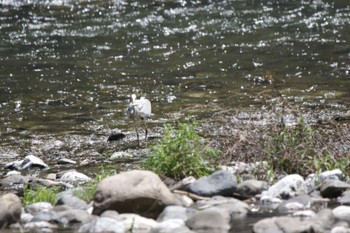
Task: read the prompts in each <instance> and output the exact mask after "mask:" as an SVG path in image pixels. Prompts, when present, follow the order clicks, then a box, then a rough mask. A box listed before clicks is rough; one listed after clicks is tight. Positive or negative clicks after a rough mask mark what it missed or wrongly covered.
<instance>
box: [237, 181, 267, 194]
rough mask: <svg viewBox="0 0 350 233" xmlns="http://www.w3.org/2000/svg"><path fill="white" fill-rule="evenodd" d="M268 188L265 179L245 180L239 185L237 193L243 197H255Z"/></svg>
mask: <svg viewBox="0 0 350 233" xmlns="http://www.w3.org/2000/svg"><path fill="white" fill-rule="evenodd" d="M267 188H268V185H267V183H266V182H265V181H259V180H245V181H243V182H242V183H240V184H238V185H237V190H236V193H238V194H239V195H240V196H243V197H253V196H255V195H257V194H260V193H261V192H262V191H263V190H267Z"/></svg>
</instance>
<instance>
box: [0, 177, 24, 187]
mask: <svg viewBox="0 0 350 233" xmlns="http://www.w3.org/2000/svg"><path fill="white" fill-rule="evenodd" d="M29 179H30V177H28V176H22V175H11V176H7V177H5V178H4V179H1V180H0V187H1V188H2V189H6V190H8V189H11V190H17V189H23V188H24V186H25V184H26V183H28V181H29Z"/></svg>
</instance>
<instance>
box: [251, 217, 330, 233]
mask: <svg viewBox="0 0 350 233" xmlns="http://www.w3.org/2000/svg"><path fill="white" fill-rule="evenodd" d="M318 230H321V231H318ZM253 232H254V233H314V232H323V227H322V226H320V225H319V224H318V223H315V222H313V221H303V220H300V219H299V218H297V217H272V218H265V219H262V220H260V221H258V222H257V223H255V224H254V226H253Z"/></svg>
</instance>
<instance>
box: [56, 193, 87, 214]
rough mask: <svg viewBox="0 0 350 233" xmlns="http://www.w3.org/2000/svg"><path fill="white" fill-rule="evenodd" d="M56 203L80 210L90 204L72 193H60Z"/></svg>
mask: <svg viewBox="0 0 350 233" xmlns="http://www.w3.org/2000/svg"><path fill="white" fill-rule="evenodd" d="M56 205H68V206H71V207H73V208H74V209H80V210H87V209H89V208H90V205H88V204H87V203H86V202H85V201H83V200H82V199H80V198H78V197H76V196H73V195H69V194H66V195H61V196H60V197H59V198H58V200H57V202H56Z"/></svg>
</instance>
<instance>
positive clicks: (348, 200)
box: [337, 190, 350, 205]
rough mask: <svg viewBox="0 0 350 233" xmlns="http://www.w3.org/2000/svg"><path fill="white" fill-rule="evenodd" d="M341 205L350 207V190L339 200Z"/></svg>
mask: <svg viewBox="0 0 350 233" xmlns="http://www.w3.org/2000/svg"><path fill="white" fill-rule="evenodd" d="M337 201H338V202H339V203H340V204H344V205H350V190H346V191H345V192H343V193H342V195H341V196H340V197H338V198H337Z"/></svg>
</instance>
